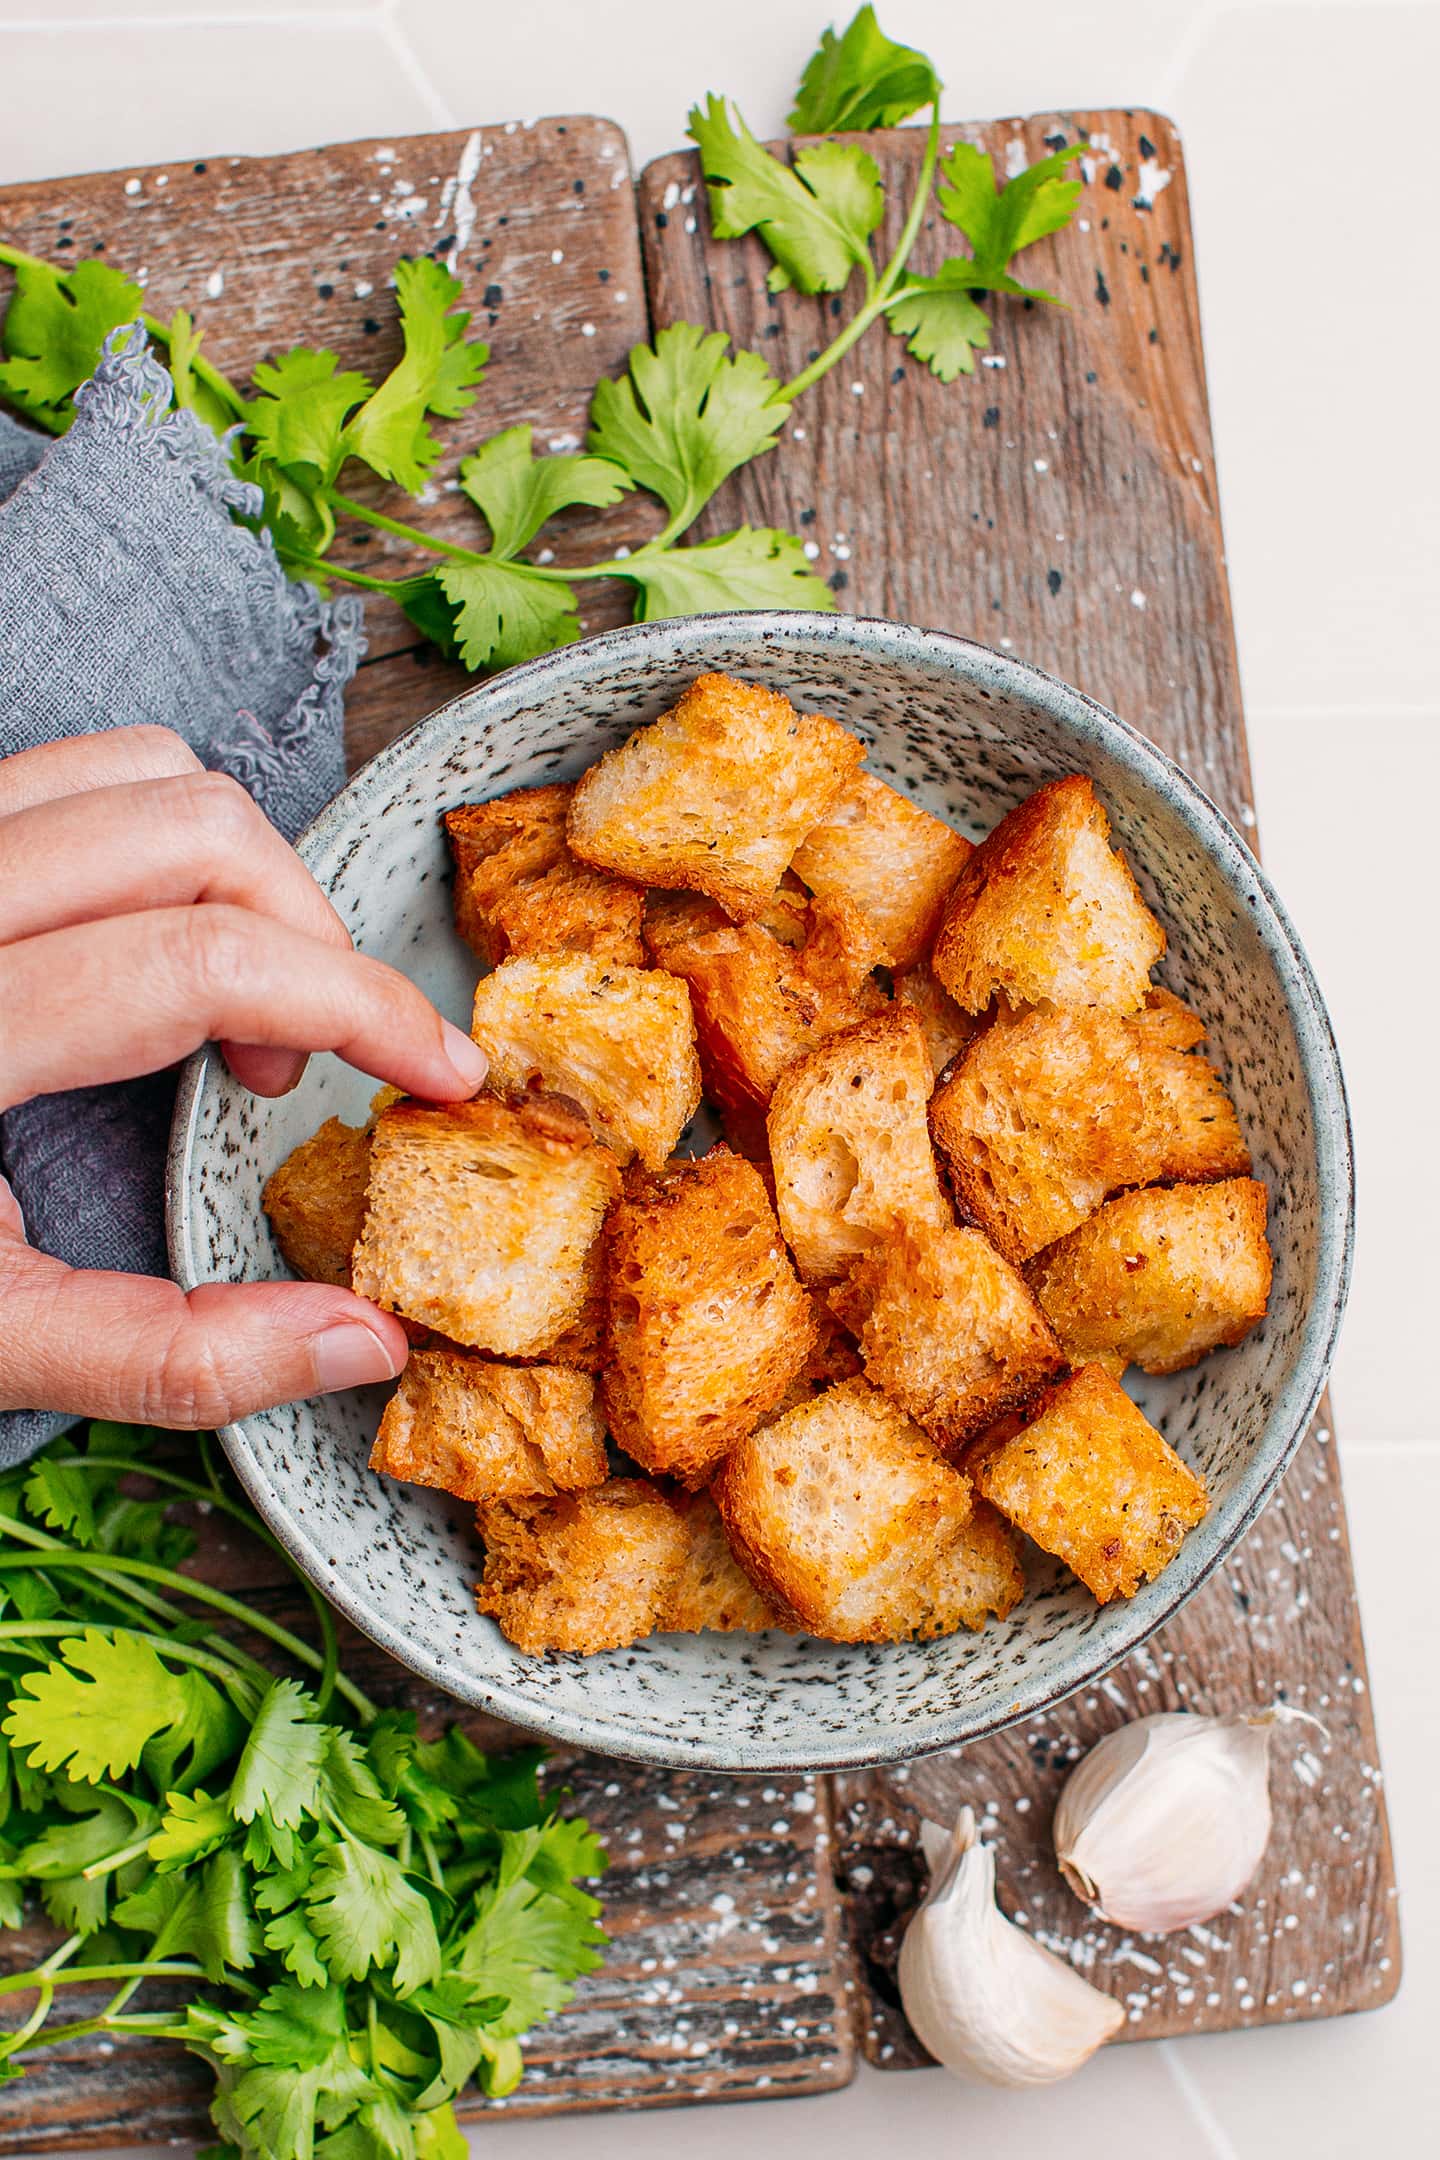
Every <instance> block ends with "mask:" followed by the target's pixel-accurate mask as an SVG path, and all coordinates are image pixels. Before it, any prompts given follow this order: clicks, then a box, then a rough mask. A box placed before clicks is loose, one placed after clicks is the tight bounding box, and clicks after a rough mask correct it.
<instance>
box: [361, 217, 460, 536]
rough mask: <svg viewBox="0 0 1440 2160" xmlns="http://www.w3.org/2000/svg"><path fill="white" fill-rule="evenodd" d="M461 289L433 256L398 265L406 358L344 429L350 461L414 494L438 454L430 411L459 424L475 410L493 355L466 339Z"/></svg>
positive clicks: (438, 448) (397, 289) (398, 298)
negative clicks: (459, 308)
mask: <svg viewBox="0 0 1440 2160" xmlns="http://www.w3.org/2000/svg"><path fill="white" fill-rule="evenodd" d="M463 291H464V287H463V286H462V284H461V282H460V280H459V278H457V277H452V276H451V274H450V272H449V271H448V270H445V269H442V268H441V266H440V264H439V263H437V262H432V261H431V259H430V258H429V256H422V257H421V258H420V260H419V261H418V262H399V263H397V264H396V265H395V294H396V298H397V301H398V303H399V308H400V326H401V329H402V331H403V333H404V337H405V354H404V358H403V359H402V360H400V362H399V363H398V364H397V365H396V366H395V367H394V368H392V369H391V371H390V373H389V374H388V375H387V376H386V378H385V380H384V382H382V383H381V385H380V387H379V389H378V390H375V391H373V392H372V393H371V395H370V396H369V397H368V398H367V399H366V401H365V403H364V404H363V405H362V406H361V407H360V410H359V411H358V412H357V413H356V414H355V416H354V418H353V419H352V420H351V422H350V424H349V426H348V427H347V428H346V430H345V435H344V445H343V447H344V452H345V454H346V455H347V456H351V457H358V458H360V459H361V460H362V461H363V463H365V464H366V465H368V466H369V467H370V468H371V470H372V472H377V473H379V474H380V476H381V478H382V479H384V480H393V481H394V482H395V483H396V484H397V486H399V487H403V488H404V489H405V490H406V492H407V493H408V494H411V495H416V494H418V493H419V492H420V490H421V488H422V487H423V486H424V485H425V481H426V477H427V476H428V474H429V471H430V468H431V466H432V465H433V464H434V463H435V460H436V458H438V457H439V455H440V445H439V443H438V442H437V441H436V440H435V438H434V436H433V435H432V434H431V433H430V431H429V429H428V428H427V427H426V425H425V416H426V414H427V413H439V414H440V415H441V416H442V417H444V418H446V419H455V418H456V417H458V415H459V414H460V413H462V412H464V411H465V409H466V407H467V406H470V405H473V404H474V402H475V395H474V392H475V385H476V384H477V383H478V382H479V381H480V379H481V377H482V375H483V374H484V372H485V362H486V361H487V360H488V358H489V357H490V348H489V346H488V345H485V344H483V343H481V342H480V341H478V340H467V339H466V337H465V331H466V329H467V328H468V326H469V322H470V317H469V315H468V314H466V313H464V312H459V313H455V312H452V310H453V309H454V304H455V302H456V301H457V300H458V299H459V298H460V295H461V293H462V292H463Z"/></svg>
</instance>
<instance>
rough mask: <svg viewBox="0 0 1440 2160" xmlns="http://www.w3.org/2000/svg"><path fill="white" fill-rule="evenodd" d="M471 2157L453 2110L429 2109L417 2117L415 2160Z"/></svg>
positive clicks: (448, 2108)
mask: <svg viewBox="0 0 1440 2160" xmlns="http://www.w3.org/2000/svg"><path fill="white" fill-rule="evenodd" d="M469 2155H470V2147H469V2146H468V2145H467V2144H466V2142H465V2139H464V2136H463V2135H462V2133H461V2130H460V2125H459V2124H458V2123H457V2122H456V2120H455V2111H454V2109H453V2108H451V2107H450V2106H448V2105H446V2106H445V2107H438V2108H427V2109H426V2111H425V2112H424V2114H422V2115H419V2116H417V2117H416V2120H415V2160H469Z"/></svg>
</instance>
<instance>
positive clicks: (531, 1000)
mask: <svg viewBox="0 0 1440 2160" xmlns="http://www.w3.org/2000/svg"><path fill="white" fill-rule="evenodd" d="M470 1032H471V1034H472V1035H473V1036H474V1038H475V1040H476V1042H477V1043H479V1045H480V1047H481V1049H482V1050H483V1051H484V1052H485V1055H486V1056H487V1057H488V1058H489V1060H490V1083H489V1084H490V1086H491V1087H492V1088H493V1089H495V1090H496V1092H497V1093H499V1094H502V1095H509V1096H523V1095H524V1094H525V1093H526V1092H527V1090H529V1089H531V1088H540V1089H543V1090H544V1091H545V1092H546V1093H547V1094H552V1095H564V1096H565V1097H567V1098H568V1099H569V1100H570V1101H571V1102H574V1103H577V1104H578V1105H579V1107H580V1108H581V1109H582V1110H583V1111H584V1113H585V1115H586V1117H587V1118H588V1119H589V1120H590V1124H591V1126H592V1128H593V1130H594V1133H595V1137H596V1139H597V1140H603V1141H604V1142H605V1144H606V1146H607V1147H609V1148H612V1149H613V1150H614V1152H615V1155H616V1157H617V1158H618V1160H619V1161H621V1162H622V1163H627V1162H629V1161H630V1159H631V1157H632V1156H634V1155H637V1154H638V1155H639V1157H640V1160H641V1161H642V1162H643V1163H644V1164H645V1165H646V1167H647V1168H648V1169H651V1170H658V1169H659V1168H660V1167H661V1165H662V1164H663V1163H665V1162H668V1160H669V1158H670V1155H671V1153H672V1151H673V1149H674V1147H675V1143H676V1141H677V1140H678V1139H679V1138H680V1135H681V1133H682V1132H683V1131H684V1130H685V1127H686V1126H687V1125H688V1124H689V1122H690V1120H691V1118H692V1117H693V1116H694V1115H695V1112H696V1111H697V1110H698V1109H699V1107H700V1066H699V1062H698V1060H697V1058H696V1056H695V1023H694V1021H693V1019H692V1018H691V1013H690V993H689V991H688V990H687V989H686V988H685V985H684V984H683V983H682V982H676V981H674V980H673V979H672V978H671V977H670V976H668V975H663V974H661V973H660V972H659V971H658V970H657V969H654V968H628V967H611V966H609V965H608V964H607V963H606V962H605V961H603V960H590V959H586V958H584V957H583V956H581V955H579V954H565V955H546V956H545V957H543V958H541V959H536V960H505V961H502V962H501V964H500V966H499V967H498V968H496V970H495V972H494V973H493V974H492V975H486V976H483V977H482V978H481V980H480V982H479V983H478V984H477V985H476V989H475V1010H474V1017H473V1019H472V1020H471V1023H470Z"/></svg>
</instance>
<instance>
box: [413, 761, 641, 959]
mask: <svg viewBox="0 0 1440 2160" xmlns="http://www.w3.org/2000/svg"><path fill="white" fill-rule="evenodd" d="M574 792H575V791H574V789H573V788H570V787H559V786H555V787H537V788H516V789H514V790H513V792H512V793H511V794H509V795H501V796H499V797H498V798H497V799H496V800H495V801H494V802H486V803H466V804H465V805H464V806H463V807H462V808H460V809H458V810H447V811H446V813H445V831H446V834H447V836H448V838H449V841H450V852H451V854H452V856H453V857H454V861H455V927H456V929H457V930H458V931H459V933H460V935H461V937H462V938H464V940H465V942H466V944H467V945H468V946H469V947H470V949H471V951H472V952H474V953H475V954H476V955H477V956H478V957H479V958H480V959H481V960H484V961H485V962H486V963H487V965H489V966H490V967H498V966H499V965H500V962H501V961H502V960H508V959H509V958H510V956H511V954H512V953H522V954H523V953H542V952H578V953H588V954H589V955H590V956H591V958H592V959H595V960H605V961H608V962H609V963H610V965H611V966H612V967H639V966H640V965H641V964H642V962H643V959H644V954H643V953H642V951H641V947H640V923H641V917H642V914H643V911H644V894H643V893H642V892H641V890H640V888H639V886H638V885H630V884H627V883H626V882H625V881H624V879H622V878H614V877H609V876H607V875H606V873H605V872H604V871H602V870H595V869H592V868H591V866H590V864H589V863H582V862H581V861H580V860H579V858H578V857H577V856H575V855H572V854H571V852H570V849H569V847H568V846H567V845H566V841H565V821H566V818H567V817H568V816H569V814H570V798H571V796H572V795H573V794H574Z"/></svg>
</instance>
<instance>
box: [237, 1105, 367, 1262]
mask: <svg viewBox="0 0 1440 2160" xmlns="http://www.w3.org/2000/svg"><path fill="white" fill-rule="evenodd" d="M369 1178H370V1128H369V1126H368V1125H360V1126H356V1125H342V1124H341V1122H340V1120H339V1118H333V1117H332V1118H326V1120H325V1123H324V1124H323V1125H322V1126H321V1127H320V1130H319V1131H318V1132H317V1133H312V1134H311V1136H310V1138H309V1139H308V1140H302V1141H301V1143H300V1145H299V1147H297V1148H295V1149H293V1150H292V1151H291V1153H290V1154H289V1155H287V1156H286V1158H285V1160H284V1162H283V1163H281V1165H280V1167H279V1169H278V1170H275V1171H272V1173H271V1175H270V1177H269V1179H268V1180H267V1182H266V1186H265V1190H264V1192H263V1193H262V1194H261V1196H260V1204H261V1206H262V1207H263V1208H264V1210H265V1212H266V1214H267V1215H268V1216H269V1218H270V1227H271V1229H272V1230H273V1231H274V1233H275V1242H276V1244H277V1245H278V1246H279V1247H280V1250H281V1252H282V1253H284V1255H285V1258H286V1260H287V1261H288V1262H289V1264H290V1266H291V1267H292V1268H293V1269H294V1270H295V1273H296V1274H297V1275H303V1276H304V1277H305V1279H306V1281H307V1282H323V1283H336V1284H338V1285H339V1286H340V1287H341V1288H342V1289H348V1288H349V1286H350V1253H351V1249H352V1247H353V1246H354V1243H355V1240H356V1239H357V1238H358V1237H359V1235H360V1232H361V1229H362V1228H363V1226H364V1222H365V1187H366V1185H367V1184H368V1182H369Z"/></svg>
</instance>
